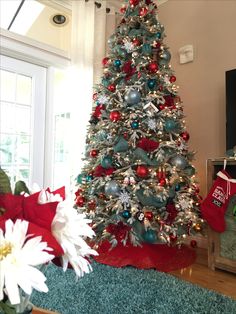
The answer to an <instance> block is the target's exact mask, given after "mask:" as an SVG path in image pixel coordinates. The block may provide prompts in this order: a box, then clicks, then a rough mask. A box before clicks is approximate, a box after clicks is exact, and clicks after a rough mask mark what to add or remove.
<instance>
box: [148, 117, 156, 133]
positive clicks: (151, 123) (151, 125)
mask: <svg viewBox="0 0 236 314" xmlns="http://www.w3.org/2000/svg"><path fill="white" fill-rule="evenodd" d="M147 125H148V127H149V129H151V130H154V131H155V130H156V126H157V124H156V120H154V119H149V120H148V122H147Z"/></svg>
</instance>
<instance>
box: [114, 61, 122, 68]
mask: <svg viewBox="0 0 236 314" xmlns="http://www.w3.org/2000/svg"><path fill="white" fill-rule="evenodd" d="M114 66H116V67H119V66H121V61H120V60H119V59H117V60H115V61H114Z"/></svg>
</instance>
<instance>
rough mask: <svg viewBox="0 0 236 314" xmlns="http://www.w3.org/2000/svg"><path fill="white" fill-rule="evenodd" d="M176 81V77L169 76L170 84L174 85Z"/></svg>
mask: <svg viewBox="0 0 236 314" xmlns="http://www.w3.org/2000/svg"><path fill="white" fill-rule="evenodd" d="M175 81H176V77H175V76H174V75H171V77H170V82H171V83H174V82H175Z"/></svg>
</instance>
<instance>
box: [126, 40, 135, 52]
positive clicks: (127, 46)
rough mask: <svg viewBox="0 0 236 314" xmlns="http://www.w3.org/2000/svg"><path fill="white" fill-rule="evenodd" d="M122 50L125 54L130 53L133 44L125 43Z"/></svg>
mask: <svg viewBox="0 0 236 314" xmlns="http://www.w3.org/2000/svg"><path fill="white" fill-rule="evenodd" d="M124 48H125V50H126V51H127V52H132V51H133V50H134V44H133V43H131V42H129V41H127V42H126V43H125V44H124Z"/></svg>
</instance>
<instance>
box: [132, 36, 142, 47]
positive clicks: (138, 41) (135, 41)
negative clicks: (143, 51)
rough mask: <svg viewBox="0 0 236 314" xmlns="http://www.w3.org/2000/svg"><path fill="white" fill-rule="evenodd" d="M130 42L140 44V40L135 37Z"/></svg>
mask: <svg viewBox="0 0 236 314" xmlns="http://www.w3.org/2000/svg"><path fill="white" fill-rule="evenodd" d="M132 42H133V44H134V45H135V46H139V45H140V44H141V43H140V40H138V39H137V38H134V39H133V41H132Z"/></svg>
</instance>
